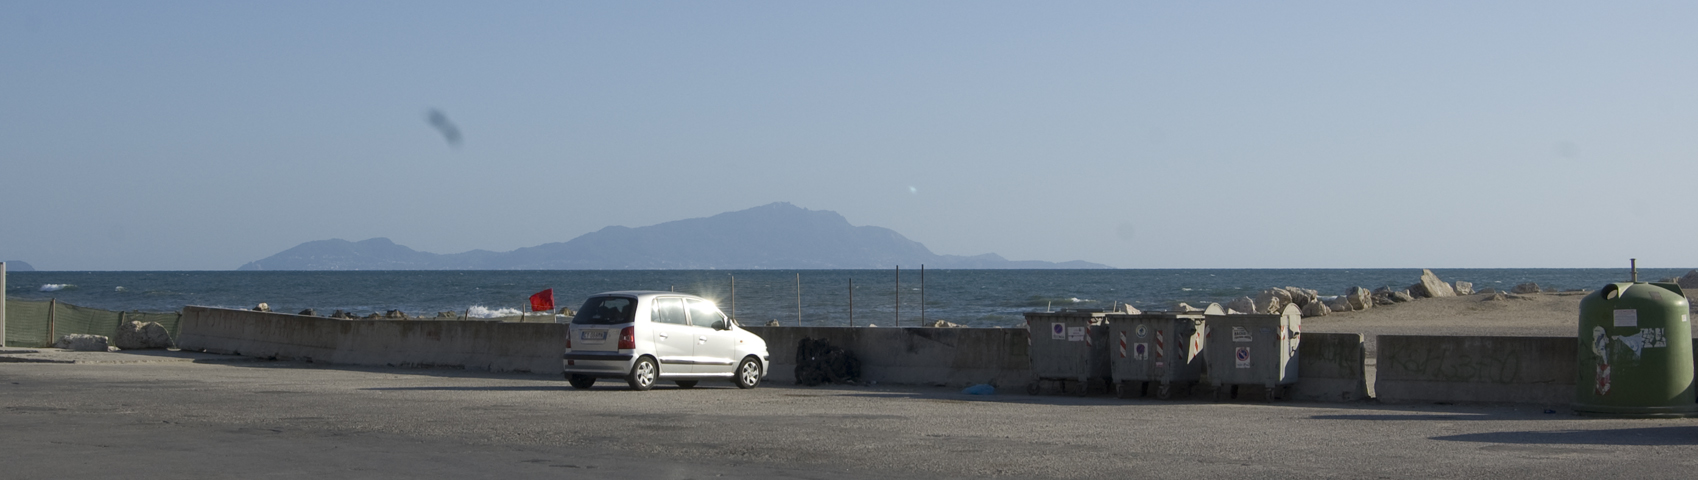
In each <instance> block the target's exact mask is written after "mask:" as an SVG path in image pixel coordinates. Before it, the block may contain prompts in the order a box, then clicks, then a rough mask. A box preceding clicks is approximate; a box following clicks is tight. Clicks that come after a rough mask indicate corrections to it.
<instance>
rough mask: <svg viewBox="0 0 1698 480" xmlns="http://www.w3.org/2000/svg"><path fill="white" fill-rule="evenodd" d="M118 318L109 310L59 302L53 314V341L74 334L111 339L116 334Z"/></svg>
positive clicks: (116, 314)
mask: <svg viewBox="0 0 1698 480" xmlns="http://www.w3.org/2000/svg"><path fill="white" fill-rule="evenodd" d="M118 317H119V313H118V312H114V311H111V310H101V309H98V308H88V307H79V306H76V305H71V304H68V303H64V302H60V303H59V306H58V310H57V311H55V312H53V340H54V341H58V340H59V338H61V337H64V336H66V335H70V334H74V333H82V334H88V335H104V336H107V337H111V336H113V335H115V334H117V333H118Z"/></svg>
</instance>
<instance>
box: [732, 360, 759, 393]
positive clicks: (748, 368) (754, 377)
mask: <svg viewBox="0 0 1698 480" xmlns="http://www.w3.org/2000/svg"><path fill="white" fill-rule="evenodd" d="M735 375H736V376H735V377H732V379H731V381H733V382H736V383H737V388H742V389H750V388H755V386H756V385H760V384H761V362H760V361H758V360H755V357H748V358H744V359H743V362H742V363H738V364H737V371H736V372H735Z"/></svg>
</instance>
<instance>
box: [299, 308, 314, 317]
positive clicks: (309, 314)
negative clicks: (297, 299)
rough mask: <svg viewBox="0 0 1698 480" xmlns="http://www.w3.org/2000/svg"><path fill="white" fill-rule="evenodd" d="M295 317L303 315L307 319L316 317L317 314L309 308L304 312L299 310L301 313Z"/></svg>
mask: <svg viewBox="0 0 1698 480" xmlns="http://www.w3.org/2000/svg"><path fill="white" fill-rule="evenodd" d="M296 315H305V316H308V317H316V316H318V312H317V311H314V310H313V309H311V308H309V309H306V310H301V313H297V314H296Z"/></svg>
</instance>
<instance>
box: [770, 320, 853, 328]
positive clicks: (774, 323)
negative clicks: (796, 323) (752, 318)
mask: <svg viewBox="0 0 1698 480" xmlns="http://www.w3.org/2000/svg"><path fill="white" fill-rule="evenodd" d="M766 326H768V327H782V326H784V324H782V323H778V320H773V321H770V322H766ZM868 326H869V327H871V326H872V325H868Z"/></svg>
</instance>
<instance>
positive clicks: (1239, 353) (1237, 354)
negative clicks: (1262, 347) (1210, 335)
mask: <svg viewBox="0 0 1698 480" xmlns="http://www.w3.org/2000/svg"><path fill="white" fill-rule="evenodd" d="M1232 359H1233V360H1235V361H1237V363H1238V368H1250V347H1238V349H1237V350H1235V351H1233V353H1232Z"/></svg>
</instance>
